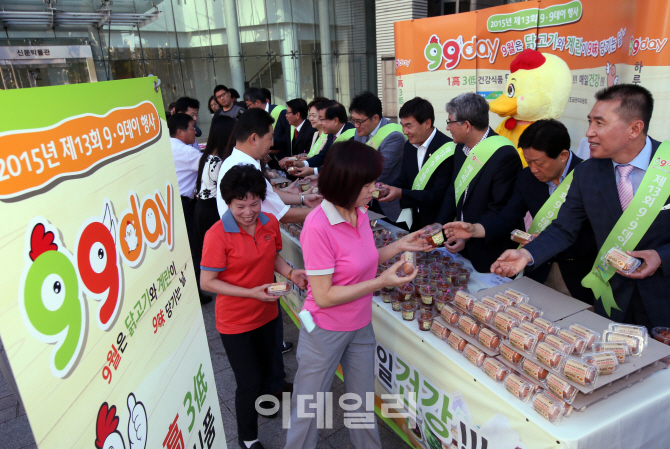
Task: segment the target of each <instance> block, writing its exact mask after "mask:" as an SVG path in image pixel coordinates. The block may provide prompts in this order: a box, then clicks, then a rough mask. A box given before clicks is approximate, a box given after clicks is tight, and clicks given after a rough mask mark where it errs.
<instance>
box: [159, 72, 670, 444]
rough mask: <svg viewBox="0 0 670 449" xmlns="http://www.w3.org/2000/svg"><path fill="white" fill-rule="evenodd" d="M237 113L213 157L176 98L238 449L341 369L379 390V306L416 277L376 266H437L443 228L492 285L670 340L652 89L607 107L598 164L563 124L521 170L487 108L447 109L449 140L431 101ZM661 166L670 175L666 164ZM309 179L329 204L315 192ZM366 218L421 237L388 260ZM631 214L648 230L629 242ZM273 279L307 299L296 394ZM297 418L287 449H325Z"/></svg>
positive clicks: (174, 126) (544, 123)
mask: <svg viewBox="0 0 670 449" xmlns="http://www.w3.org/2000/svg"><path fill="white" fill-rule="evenodd" d="M238 99H239V94H238V93H237V92H236V91H235V90H234V89H228V88H227V87H226V86H222V85H219V86H216V88H215V89H214V92H213V95H212V97H211V98H210V99H209V102H208V109H209V111H210V113H212V114H213V119H212V123H211V128H210V132H209V137H208V139H207V145H206V147H205V149H204V150H203V151H200V149H199V147H198V145H197V141H196V137H197V136H198V133H199V132H200V130H199V129H198V127H197V118H198V109H199V103H198V102H197V100H194V99H190V98H181V99H179V100H178V101H177V102H176V103H175V104H174V110H173V111H170V112H171V114H170V116H169V117H168V127H169V131H170V137H171V144H172V152H173V157H174V162H175V168H176V171H177V180H178V183H179V192H180V195H181V201H182V206H183V209H184V216H185V219H186V228H187V230H188V237H189V242H190V244H191V252H192V256H193V263H194V268H195V270H196V276H197V277H198V280H199V289H200V292H201V301H203V302H205V301H207V300H208V298H209V296H208V294H207V292H210V293H215V294H216V295H217V297H216V305H215V310H216V322H217V330H218V331H219V332H220V334H221V339H222V342H223V345H224V348H225V350H226V353H227V355H228V358H229V360H230V363H231V367H232V369H233V371H234V373H235V378H236V381H237V390H236V396H235V407H236V412H237V423H238V437H239V443H240V446H241V447H242V448H253V449H259V448H262V447H263V446H262V444H261V442H260V441H258V432H257V419H258V415H257V412H256V409H255V405H256V404H255V402H256V400H257V398H259V397H260V396H261V395H263V394H272V395H275V396H276V397H280V395H281V394H282V393H284V392H293V393H294V397H295V395H296V394H301V395H313V396H314V397H313V399H314V401H313V402H315V401H316V396H315V395H316V393H317V392H327V391H330V388H331V383H332V380H333V375H334V373H335V370H336V368H337V366H338V365H340V364H341V366H342V369H343V372H344V382H345V389H346V391H347V392H353V393H357V394H359V395H361V397H364V396H365V393H366V392H370V391H374V373H373V362H374V359H375V357H374V348H375V338H374V331H373V329H372V325H371V301H372V294H373V292H374V291H377V290H379V289H380V288H382V287H384V286H396V285H401V284H404V283H406V282H408V279H409V280H411V279H412V278H413V277H414V276H415V275H416V271H415V272H414V273H411V274H410V275H409V278H408V277H403V278H400V277H398V276H397V274H396V272H397V269H398V267H399V264H400V262H398V263H395V264H392V265H391V266H390V267H389V268H388V269H387V270H386V271H384V272H382V273H381V274H380V275H377V266H378V265H379V264H381V263H384V262H386V261H388V260H390V259H392V258H394V257H395V256H396V255H397V254H399V253H400V252H403V251H424V250H428V249H429V248H430V247H428V246H427V245H424V244H423V243H421V242H422V241H423V240H421V239H420V238H419V235H420V233H421V230H422V229H424V228H425V227H426V226H428V225H431V224H434V223H439V224H441V225H442V226H443V229H444V233H445V237H446V238H445V247H446V249H447V251H449V252H451V253H460V254H462V255H463V256H464V257H466V258H467V259H469V260H470V261H471V262H472V264H473V266H474V268H475V269H476V270H477V271H479V272H489V271H490V272H493V273H496V274H499V275H501V276H515V275H517V274H519V273H521V272H523V273H524V275H525V276H528V277H530V278H532V279H534V280H536V281H538V282H540V283H544V284H545V285H548V286H550V287H552V288H554V289H556V290H558V291H560V292H563V293H565V294H568V295H570V296H573V297H575V298H577V299H579V300H581V301H584V302H586V303H588V304H590V305H592V306H593V307H594V308H595V311H596V312H597V313H600V314H603V315H607V316H609V317H610V318H611V319H613V320H615V321H619V322H625V323H632V324H640V325H644V326H647V327H649V328H651V327H654V326H668V325H670V308H669V307H666V305H665V303H664V302H665V299H666V298H667V296H666V294H664V293H663V291H666V290H668V287H670V276H668V273H670V272H664V266H665V267H669V266H670V233H668V229H670V213H669V212H666V210H667V209H670V206H667V205H666V203H668V195H667V190H662V188H663V186H664V181H665V177H663V176H665V175H667V170H666V171H665V172H663V171H662V169H660V168H659V166H663V167H665V166H668V165H670V162H668V161H670V148H668V146H667V145H663V146H661V143H660V142H658V141H656V140H654V139H652V138H651V137H649V136H648V130H649V122H650V119H651V116H652V112H653V98H652V95H651V93H650V92H649V91H647V90H646V89H644V88H643V87H640V86H638V85H628V84H620V85H615V86H612V87H609V88H606V89H603V90H601V91H599V92H598V94H597V95H596V98H595V99H596V102H595V105H594V107H593V109H592V110H591V112H590V114H589V115H588V122H589V126H588V131H587V133H586V137H587V138H588V141H589V145H590V151H591V157H590V158H589V159H588V160H585V161H583V160H582V159H580V158H578V157H577V156H576V155H575V154H573V153H572V151H571V150H570V147H571V141H570V135H569V133H568V130H567V129H566V127H565V126H564V125H563V124H562V123H560V122H559V121H557V120H540V121H537V122H535V123H533V124H532V125H530V126H529V127H528V128H527V129H526V130H525V131H524V133H523V134H522V135H521V137H520V139H519V147H520V149H521V150H522V157H523V159H524V160H522V159H521V155H520V153H519V152H518V151H517V149H516V148H515V147H514V145H513V144H511V142H510V141H509V140H507V139H506V138H503V137H501V136H498V135H497V134H496V133H495V132H494V131H493V129H491V127H490V126H489V107H488V104H487V102H486V100H484V98H483V97H481V96H480V95H478V94H476V93H465V94H461V95H459V96H457V97H455V98H453V99H452V100H451V101H449V102H448V103H447V104H446V106H445V107H446V112H447V114H448V120H447V122H446V131H448V132H449V134H450V135H451V136H450V137H449V136H447V135H446V134H445V133H444V132H442V131H440V130H439V129H438V126H437V125H436V123H435V111H434V108H433V105H432V104H431V103H430V102H429V101H428V100H426V99H423V98H419V97H417V98H414V99H412V100H410V101H407V102H406V103H404V104H403V105H402V107H401V109H400V111H399V122H400V123H399V124H396V123H392V122H391V121H390V120H389V119H388V118H385V117H383V115H382V104H381V101H380V100H379V98H378V97H377V96H375V95H374V94H372V93H370V92H364V93H361V94H359V95H357V96H356V97H354V98H353V99H352V101H351V103H350V105H349V107H348V110H347V108H346V107H345V106H344V105H342V104H340V103H339V102H337V101H335V100H332V99H327V98H322V97H317V98H314V99H313V100H312V101H311V102H309V103H307V102H306V101H305V100H304V99H300V98H298V99H292V100H290V101H288V102H287V103H286V105H285V106H283V105H274V104H271V102H270V100H271V95H270V92H269V91H264V90H263V89H258V88H250V89H248V90H247V91H245V92H244V95H243V96H242V99H243V102H238V101H237V100H238ZM171 106H172V105H171ZM659 148H660V149H659ZM659 158H660V159H659ZM657 159H658V160H663V161H665V163H664V164H660V163H659V164H660V165H659V164H656V163H655V162H654V163H653V164H652V162H653V161H655V160H657ZM524 161H525V163H526V164H527V167H526V168H523V167H524ZM657 169H658V170H657ZM271 170H286V171H287V172H288V174H287V175H286V176H287V177H288V178H289V179H290V180H292V181H293V182H292V183H291V184H290V185H289V186H288V187H285V188H278V187H276V186H273V185H272V183H271V180H270V176H269V171H271ZM661 174H663V176H661ZM303 178H307V179H310V180H311V181H312V183H313V185H318V193H313V190H310V191H307V192H303V191H302V190H301V189H300V188H299V187H298V181H299V180H300V179H303ZM377 194H378V195H377ZM654 201H658V203H657V204H656V207H655V208H652V204H653V203H654ZM631 204H632V205H633V206H632V208H631V209H628V207H629V205H631ZM291 206H302V207H291ZM643 209H644V212H643ZM368 210H373V211H376V212H378V213H381V214H383V215H385V216H386V219H387V220H388V221H389V222H391V223H393V224H395V225H397V226H399V227H402V228H404V229H405V230H407V231H408V232H409V234H408V235H407V236H405V237H403V238H401V239H399V240H398V241H396V242H394V243H393V244H392V245H389V246H386V247H382V248H379V249H377V248H376V246H375V242H374V238H373V234H372V230H371V228H370V220H369V218H368ZM647 213H649V215H647V216H646V218H645V219H644V220H643V219H639V217H640V216H644V215H645V214H647ZM527 214H530V216H531V217H532V223H531V224H530V225H529V226H526V224H525V223H524V217H526V216H527ZM631 214H632V216H633V217H634V216H635V214H637V215H638V219H639V220H638V221H639V223H637V224H636V227H637V229H636V227H632V228H631V227H630V226H628V225H629V224H630V223H628V222H629V221H630V216H631ZM640 214H641V215H640ZM666 214H668V215H666ZM280 222H281V223H303V228H302V233H301V235H300V242H301V246H302V251H303V259H304V266H305V270H298V269H293V268H292V267H291V266H290V265H289V264H288V263H287V262H286V261H285V260H284V259H283V258H282V257H281V256H280V255H279V251H280V250H281V249H282V239H281V234H280V228H279V223H280ZM516 229H521V230H527V231H528V232H530V233H531V234H532V235H533V236H534V238H533V239H532V241H530V242H529V243H527V244H525V245H524V246H523V247H519V245H518V244H517V243H515V242H513V241H512V240H511V239H510V233H511V232H512V231H514V230H516ZM633 231H634V232H633ZM612 246H617V247H620V248H621V249H622V250H626V251H627V254H628V255H629V256H632V257H635V258H638V259H640V260H641V262H642V264H641V265H640V266H639V267H638V268H637V269H636V270H635V271H633V272H632V273H628V274H626V273H624V272H623V271H620V270H618V271H616V273H614V272H611V271H610V272H608V271H607V270H606V269H604V268H603V264H604V262H603V260H604V259H603V255H604V253H605V252H606V251H607V250H609V249H610V248H611V247H612ZM275 272H276V273H279V274H280V275H281V276H283V277H285V278H286V279H289V280H290V281H291V282H293V283H295V284H296V285H298V286H299V287H300V288H302V289H305V290H306V291H307V295H306V300H305V305H304V307H303V313H301V320H303V326H302V327H301V330H300V335H299V342H298V347H297V359H298V372H297V373H296V376H295V379H294V381H293V383H289V382H286V381H285V380H284V377H285V373H284V367H283V359H282V353H283V352H286V351H287V350H290V347H291V346H290V343H284V342H283V324H282V323H283V322H282V319H281V311H280V309H279V304H278V301H277V298H278V297H277V296H273V295H271V294H269V293H268V291H267V287H268V286H269V284H271V283H272V282H274V280H275ZM603 273H604V274H603ZM294 402H295V400H294ZM309 407H310V401H307V402H306V404H305V405H304V407H303V408H304V409H308V408H309ZM361 408H362V405H361ZM297 410H298V407H296V404H295V403H294V404H293V407H292V415H291V425H290V428H289V430H288V435H287V443H286V448H291V449H294V448H313V447H316V445H317V441H318V430H317V424H316V422H315V419H313V418H304V417H302V416H298V414H297ZM361 412H363V410H362V409H361ZM350 438H351V442H352V444H353V445H354V447H357V448H381V443H380V441H379V435H378V433H377V429H376V427H374V428H373V429H350Z"/></svg>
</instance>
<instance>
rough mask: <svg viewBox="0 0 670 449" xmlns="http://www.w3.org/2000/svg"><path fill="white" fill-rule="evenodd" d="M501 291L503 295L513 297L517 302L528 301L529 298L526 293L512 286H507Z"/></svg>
mask: <svg viewBox="0 0 670 449" xmlns="http://www.w3.org/2000/svg"><path fill="white" fill-rule="evenodd" d="M503 293H505V295H507V296H509V297H510V298H513V299H514V300H515V301H516V302H517V303H519V302H528V301H529V300H530V297H529V296H528V295H526V294H525V293H521V292H520V291H518V290H514V289H512V288H508V289H507V290H505V291H504V292H503Z"/></svg>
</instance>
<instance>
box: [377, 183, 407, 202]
mask: <svg viewBox="0 0 670 449" xmlns="http://www.w3.org/2000/svg"><path fill="white" fill-rule="evenodd" d="M382 187H385V188H387V189H388V193H387V194H386V195H384V196H381V195H380V196H379V198H377V200H378V201H380V202H382V203H387V202H389V201H395V200H398V199H400V198H402V189H399V188H397V187H393V186H389V185H387V184H382Z"/></svg>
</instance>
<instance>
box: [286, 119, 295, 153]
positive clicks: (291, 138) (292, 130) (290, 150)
mask: <svg viewBox="0 0 670 449" xmlns="http://www.w3.org/2000/svg"><path fill="white" fill-rule="evenodd" d="M294 134H295V126H293V125H291V131H290V134H289V136H288V146H289V153H291V154H293V135H294Z"/></svg>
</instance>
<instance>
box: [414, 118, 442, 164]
mask: <svg viewBox="0 0 670 449" xmlns="http://www.w3.org/2000/svg"><path fill="white" fill-rule="evenodd" d="M436 133H437V128H433V132H432V133H431V134H430V136H429V137H428V138H427V139H426V141H425V142H424V143H422V144H421V145H414V144H412V145H414V147H415V148H416V159H417V162H418V163H419V170H421V167H423V158H424V157H426V151H428V147H429V146H430V143H431V142H432V141H433V137H435V134H436Z"/></svg>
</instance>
